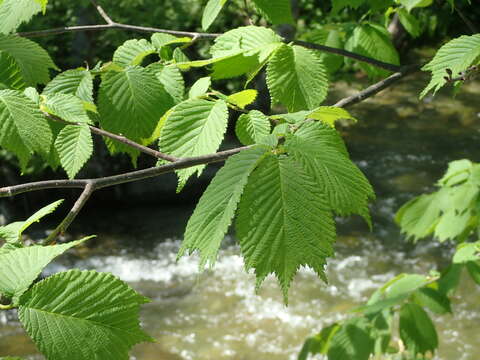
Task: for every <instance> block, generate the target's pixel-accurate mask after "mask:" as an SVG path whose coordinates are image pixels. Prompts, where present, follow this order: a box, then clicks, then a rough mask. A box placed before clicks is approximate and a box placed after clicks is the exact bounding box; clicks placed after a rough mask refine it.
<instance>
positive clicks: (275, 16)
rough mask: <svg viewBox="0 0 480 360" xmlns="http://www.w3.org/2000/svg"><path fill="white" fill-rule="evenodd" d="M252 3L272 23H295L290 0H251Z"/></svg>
mask: <svg viewBox="0 0 480 360" xmlns="http://www.w3.org/2000/svg"><path fill="white" fill-rule="evenodd" d="M253 3H254V4H255V6H256V7H257V9H258V10H259V12H260V13H261V14H263V15H264V16H265V17H266V18H267V20H268V21H270V22H271V23H272V24H273V25H280V24H291V25H293V24H294V23H295V21H294V20H293V15H292V6H291V2H290V0H276V1H270V0H253Z"/></svg>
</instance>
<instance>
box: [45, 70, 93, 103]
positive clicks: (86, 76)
mask: <svg viewBox="0 0 480 360" xmlns="http://www.w3.org/2000/svg"><path fill="white" fill-rule="evenodd" d="M55 93H61V94H69V95H75V96H76V97H78V98H80V99H82V100H83V101H87V102H89V103H92V104H93V102H94V101H93V76H92V74H91V73H90V71H88V70H85V69H73V70H67V71H65V72H63V73H61V74H58V75H57V76H56V77H55V78H54V79H53V80H52V81H50V82H49V83H48V84H47V86H46V87H45V89H44V90H43V94H44V95H47V97H48V96H51V95H53V94H55Z"/></svg>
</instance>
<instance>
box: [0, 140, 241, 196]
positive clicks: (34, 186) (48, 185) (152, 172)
mask: <svg viewBox="0 0 480 360" xmlns="http://www.w3.org/2000/svg"><path fill="white" fill-rule="evenodd" d="M249 148H250V147H249V146H244V147H239V148H235V149H231V150H226V151H221V152H218V153H215V154H208V155H202V156H196V157H190V158H183V159H179V160H177V161H175V162H172V163H170V164H166V165H162V166H158V167H151V168H147V169H143V170H137V171H131V172H127V173H124V174H120V175H114V176H107V177H100V178H95V179H79V180H47V181H38V182H32V183H26V184H20V185H14V186H6V187H3V188H0V198H1V197H11V196H15V195H19V194H23V193H26V192H32V191H38V190H47V189H85V188H86V186H87V185H88V184H92V186H93V188H94V190H99V189H103V188H106V187H110V186H114V185H120V184H125V183H129V182H134V181H138V180H144V179H149V178H152V177H156V176H159V175H162V174H166V173H170V172H173V171H175V170H180V169H186V168H189V167H192V166H196V165H204V164H210V163H214V162H221V161H224V160H226V159H228V158H229V157H230V156H232V155H235V154H237V153H239V152H240V151H242V150H246V149H249Z"/></svg>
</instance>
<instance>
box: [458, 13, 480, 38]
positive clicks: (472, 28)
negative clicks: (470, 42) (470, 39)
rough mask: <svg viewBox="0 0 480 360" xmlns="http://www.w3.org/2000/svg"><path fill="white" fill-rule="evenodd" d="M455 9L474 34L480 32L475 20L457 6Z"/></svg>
mask: <svg viewBox="0 0 480 360" xmlns="http://www.w3.org/2000/svg"><path fill="white" fill-rule="evenodd" d="M455 11H456V12H457V14H458V15H459V16H460V17H461V18H462V20H463V22H464V23H465V24H466V25H467V26H468V28H469V29H470V31H471V32H472V34H478V32H479V31H478V29H477V27H476V26H475V24H474V23H473V22H471V21H470V19H469V18H468V17H467V16H466V15H465V14H464V13H463V11H462V10H460V9H459V8H458V7H457V6H455Z"/></svg>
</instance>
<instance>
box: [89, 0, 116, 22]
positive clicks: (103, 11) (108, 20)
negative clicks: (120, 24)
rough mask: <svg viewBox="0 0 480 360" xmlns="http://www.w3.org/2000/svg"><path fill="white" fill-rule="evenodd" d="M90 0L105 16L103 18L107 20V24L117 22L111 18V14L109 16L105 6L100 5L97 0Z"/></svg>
mask: <svg viewBox="0 0 480 360" xmlns="http://www.w3.org/2000/svg"><path fill="white" fill-rule="evenodd" d="M90 2H91V3H92V4H93V6H95V9H97V11H98V13H99V14H100V16H101V17H102V18H103V20H105V22H106V23H107V24H110V25H111V24H114V23H115V22H114V21H113V20H112V19H111V18H110V16H108V14H107V13H106V12H105V10H103V8H102V7H101V6H100V5H98V3H97V2H96V1H95V0H90Z"/></svg>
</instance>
